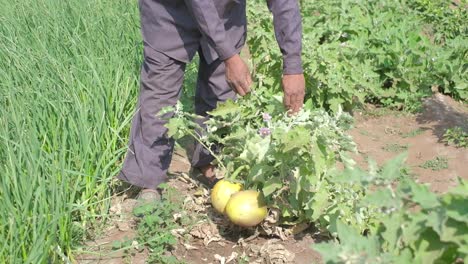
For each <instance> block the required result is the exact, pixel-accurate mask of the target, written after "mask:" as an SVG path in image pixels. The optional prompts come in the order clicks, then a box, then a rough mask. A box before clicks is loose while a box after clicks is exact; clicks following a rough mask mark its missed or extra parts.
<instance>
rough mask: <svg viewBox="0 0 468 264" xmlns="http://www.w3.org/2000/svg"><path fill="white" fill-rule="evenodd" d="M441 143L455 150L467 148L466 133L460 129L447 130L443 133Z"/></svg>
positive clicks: (467, 134) (467, 137)
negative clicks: (453, 147) (455, 148)
mask: <svg viewBox="0 0 468 264" xmlns="http://www.w3.org/2000/svg"><path fill="white" fill-rule="evenodd" d="M443 141H444V142H445V143H447V144H448V145H450V146H455V147H457V148H468V133H466V132H465V131H463V129H462V128H461V127H453V128H449V129H447V131H445V133H444V139H443Z"/></svg>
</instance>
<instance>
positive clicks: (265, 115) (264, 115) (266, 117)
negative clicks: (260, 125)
mask: <svg viewBox="0 0 468 264" xmlns="http://www.w3.org/2000/svg"><path fill="white" fill-rule="evenodd" d="M262 118H263V121H265V122H268V121H270V120H271V115H270V114H269V113H263V114H262Z"/></svg>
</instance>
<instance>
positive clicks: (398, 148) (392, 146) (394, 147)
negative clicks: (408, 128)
mask: <svg viewBox="0 0 468 264" xmlns="http://www.w3.org/2000/svg"><path fill="white" fill-rule="evenodd" d="M382 149H383V150H385V151H388V152H396V153H398V152H403V151H405V150H407V149H408V145H400V144H398V143H388V144H386V145H385V146H384V147H382Z"/></svg>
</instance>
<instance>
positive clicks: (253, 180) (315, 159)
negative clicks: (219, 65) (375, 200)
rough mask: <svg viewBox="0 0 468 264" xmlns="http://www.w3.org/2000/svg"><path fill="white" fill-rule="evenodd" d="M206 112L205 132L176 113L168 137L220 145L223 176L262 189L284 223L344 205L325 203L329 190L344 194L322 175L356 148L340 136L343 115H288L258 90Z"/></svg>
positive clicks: (346, 120)
mask: <svg viewBox="0 0 468 264" xmlns="http://www.w3.org/2000/svg"><path fill="white" fill-rule="evenodd" d="M210 114H211V115H212V118H211V119H210V120H209V121H207V122H206V126H207V128H206V130H207V133H204V134H197V133H196V131H200V128H199V127H198V126H197V125H196V123H195V122H193V118H194V117H193V116H192V115H190V114H187V113H184V112H180V111H176V116H175V118H172V119H171V120H170V122H169V124H168V128H169V134H171V135H173V136H175V137H176V138H180V137H183V136H185V135H190V136H194V137H195V138H196V139H197V140H199V141H200V142H202V143H203V144H204V145H205V147H206V148H207V149H213V148H212V146H213V145H215V144H216V145H221V146H222V150H221V151H220V152H219V153H213V154H214V155H215V156H216V158H217V161H218V163H219V165H220V166H221V167H222V168H224V169H225V171H226V177H227V178H228V179H230V180H238V181H242V182H243V183H244V185H245V187H246V188H253V189H258V190H262V191H263V193H264V195H265V196H266V198H267V199H268V201H269V205H270V206H271V207H275V208H278V209H280V210H281V211H282V215H283V217H284V218H285V219H286V220H287V221H295V222H300V221H303V220H305V219H307V220H309V221H314V220H317V219H318V218H320V217H321V216H322V214H321V213H320V212H321V211H324V210H331V209H330V208H332V207H334V206H336V207H340V206H344V205H340V203H341V202H342V201H344V200H347V199H346V198H345V197H343V199H342V200H340V199H336V200H330V201H329V197H330V196H332V194H331V193H329V192H337V193H338V195H339V192H341V191H343V192H347V190H346V189H345V188H343V189H342V190H341V189H340V190H336V188H335V187H336V186H334V185H333V184H331V183H328V181H327V178H326V175H328V174H329V173H330V171H332V170H334V167H335V164H336V162H337V161H342V162H344V163H345V164H347V163H350V162H352V161H351V160H350V159H349V158H348V157H347V156H346V152H347V151H350V150H354V148H355V146H354V143H353V142H352V140H351V137H350V136H348V135H347V134H345V131H346V130H347V129H349V128H350V127H351V121H352V120H351V118H350V116H349V115H348V114H346V113H343V112H338V113H337V114H336V115H329V114H327V113H326V112H325V111H323V110H312V107H311V102H308V103H306V107H305V108H304V109H303V110H302V111H301V112H300V113H299V114H298V115H296V116H292V117H290V116H288V115H287V114H286V113H285V109H284V107H283V105H282V97H281V96H280V95H279V94H278V95H277V94H272V93H271V92H270V91H268V90H267V89H261V88H259V89H257V90H256V91H255V93H254V94H251V95H249V96H247V97H244V98H242V99H240V100H239V101H237V102H236V103H234V102H232V101H227V102H225V103H222V104H219V105H218V108H217V109H215V110H214V111H212V112H211V113H210ZM264 115H265V116H264ZM270 117H271V119H270ZM262 132H264V134H263V135H262ZM340 188H341V187H340ZM350 192H352V193H353V194H354V193H355V192H353V191H350ZM355 195H356V196H358V195H359V193H357V192H356V193H355ZM316 200H320V202H319V203H317V202H316ZM322 200H323V201H322ZM347 202H349V200H348V201H347ZM334 210H338V208H335V209H334ZM323 220H324V223H325V222H327V221H328V220H326V219H323Z"/></svg>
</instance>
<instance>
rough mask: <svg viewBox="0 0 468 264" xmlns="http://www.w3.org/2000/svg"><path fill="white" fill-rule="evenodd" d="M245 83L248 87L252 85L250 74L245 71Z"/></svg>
mask: <svg viewBox="0 0 468 264" xmlns="http://www.w3.org/2000/svg"><path fill="white" fill-rule="evenodd" d="M247 85H248V86H249V88H250V87H251V86H252V76H251V75H250V73H247Z"/></svg>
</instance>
